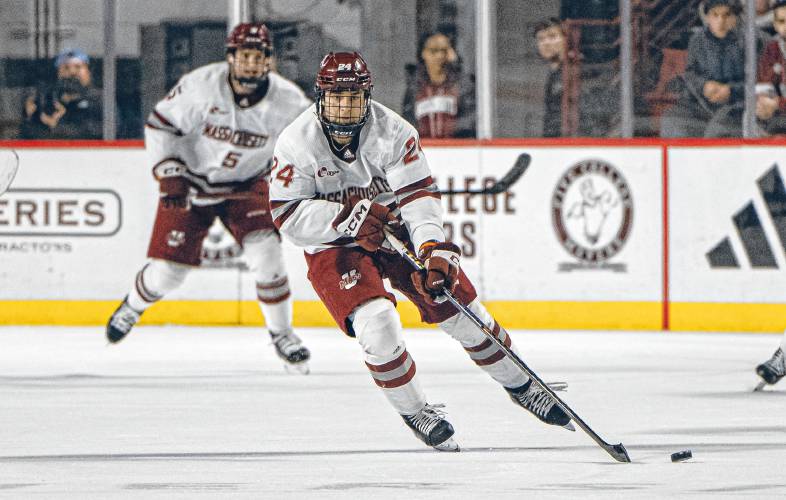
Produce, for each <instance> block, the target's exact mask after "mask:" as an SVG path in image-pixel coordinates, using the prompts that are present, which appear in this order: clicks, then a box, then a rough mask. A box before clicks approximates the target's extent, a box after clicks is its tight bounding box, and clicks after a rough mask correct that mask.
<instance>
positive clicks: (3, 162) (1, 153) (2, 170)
mask: <svg viewBox="0 0 786 500" xmlns="http://www.w3.org/2000/svg"><path fill="white" fill-rule="evenodd" d="M18 168H19V156H18V155H17V154H16V151H14V150H13V149H0V194H3V193H5V192H6V190H7V189H8V187H9V186H10V185H11V183H12V182H13V181H14V177H16V171H17V169H18Z"/></svg>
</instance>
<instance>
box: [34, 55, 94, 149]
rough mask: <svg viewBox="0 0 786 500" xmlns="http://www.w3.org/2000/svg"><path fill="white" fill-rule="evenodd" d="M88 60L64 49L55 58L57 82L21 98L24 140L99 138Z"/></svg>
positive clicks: (84, 56)
mask: <svg viewBox="0 0 786 500" xmlns="http://www.w3.org/2000/svg"><path fill="white" fill-rule="evenodd" d="M89 63H90V59H89V58H88V57H87V54H85V53H84V52H82V51H81V50H78V49H77V50H71V49H68V50H64V51H63V52H61V53H60V54H59V55H58V56H57V58H56V59H55V68H56V69H57V80H56V82H55V83H54V85H43V86H41V87H40V88H38V89H37V90H36V92H35V94H34V95H31V96H29V97H27V98H26V99H25V102H24V110H23V114H24V120H23V123H22V128H21V135H22V138H24V139H100V138H101V136H102V110H101V93H100V91H99V90H98V89H96V88H95V87H93V82H92V76H91V74H90V68H89V67H88V65H89Z"/></svg>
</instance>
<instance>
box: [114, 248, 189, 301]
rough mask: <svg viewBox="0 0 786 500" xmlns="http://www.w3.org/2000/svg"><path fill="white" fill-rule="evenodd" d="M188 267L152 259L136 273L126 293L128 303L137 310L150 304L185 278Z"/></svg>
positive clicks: (162, 296)
mask: <svg viewBox="0 0 786 500" xmlns="http://www.w3.org/2000/svg"><path fill="white" fill-rule="evenodd" d="M188 271H189V267H188V266H185V265H183V264H176V263H174V262H169V261H166V260H160V259H152V260H151V261H150V262H148V263H147V264H146V265H145V267H143V268H142V270H141V271H139V272H138V273H137V274H136V280H135V282H134V286H133V287H131V291H130V292H129V293H128V299H127V301H128V305H129V306H131V308H132V309H134V310H135V311H137V312H142V311H144V310H145V309H147V308H148V307H150V306H152V305H153V304H155V303H156V302H158V301H159V300H161V299H162V298H164V296H165V295H166V294H168V293H169V292H171V291H172V290H174V289H175V288H177V287H178V286H180V284H181V283H183V280H185V279H186V275H187V274H188Z"/></svg>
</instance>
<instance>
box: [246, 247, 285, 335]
mask: <svg viewBox="0 0 786 500" xmlns="http://www.w3.org/2000/svg"><path fill="white" fill-rule="evenodd" d="M243 254H244V256H245V259H246V263H247V264H248V267H249V269H250V270H251V272H253V273H254V277H255V279H256V284H257V285H256V286H257V298H258V299H259V307H260V308H261V309H262V315H263V316H264V317H265V325H267V328H268V330H270V331H271V332H285V331H288V330H291V329H292V300H291V298H290V295H291V292H290V289H289V281H288V279H287V271H286V267H285V266H284V259H283V256H282V252H281V238H280V237H279V236H278V234H277V233H275V232H274V231H257V232H254V233H251V234H249V235H248V236H246V237H245V238H244V239H243Z"/></svg>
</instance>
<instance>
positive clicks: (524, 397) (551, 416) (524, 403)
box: [505, 380, 576, 431]
mask: <svg viewBox="0 0 786 500" xmlns="http://www.w3.org/2000/svg"><path fill="white" fill-rule="evenodd" d="M505 390H506V391H508V394H509V395H510V399H512V400H513V402H514V403H516V404H517V405H519V406H521V407H522V408H524V409H526V410H528V411H529V412H530V413H532V414H533V415H535V416H536V417H538V418H539V419H540V420H541V421H543V422H545V423H547V424H549V425H559V426H561V427H564V428H566V429H568V430H569V431H575V430H576V429H575V427H573V424H572V423H571V422H570V417H569V416H568V415H567V414H566V413H565V412H564V411H563V410H562V408H560V407H559V406H558V405H557V404H556V401H555V400H554V399H553V398H552V397H551V396H550V395H549V393H547V392H546V391H544V390H542V389H541V388H540V387H538V385H537V384H533V383H532V380H530V381H529V382H527V383H526V384H524V385H522V386H521V387H516V388H513V389H510V388H507V387H506V388H505Z"/></svg>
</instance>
